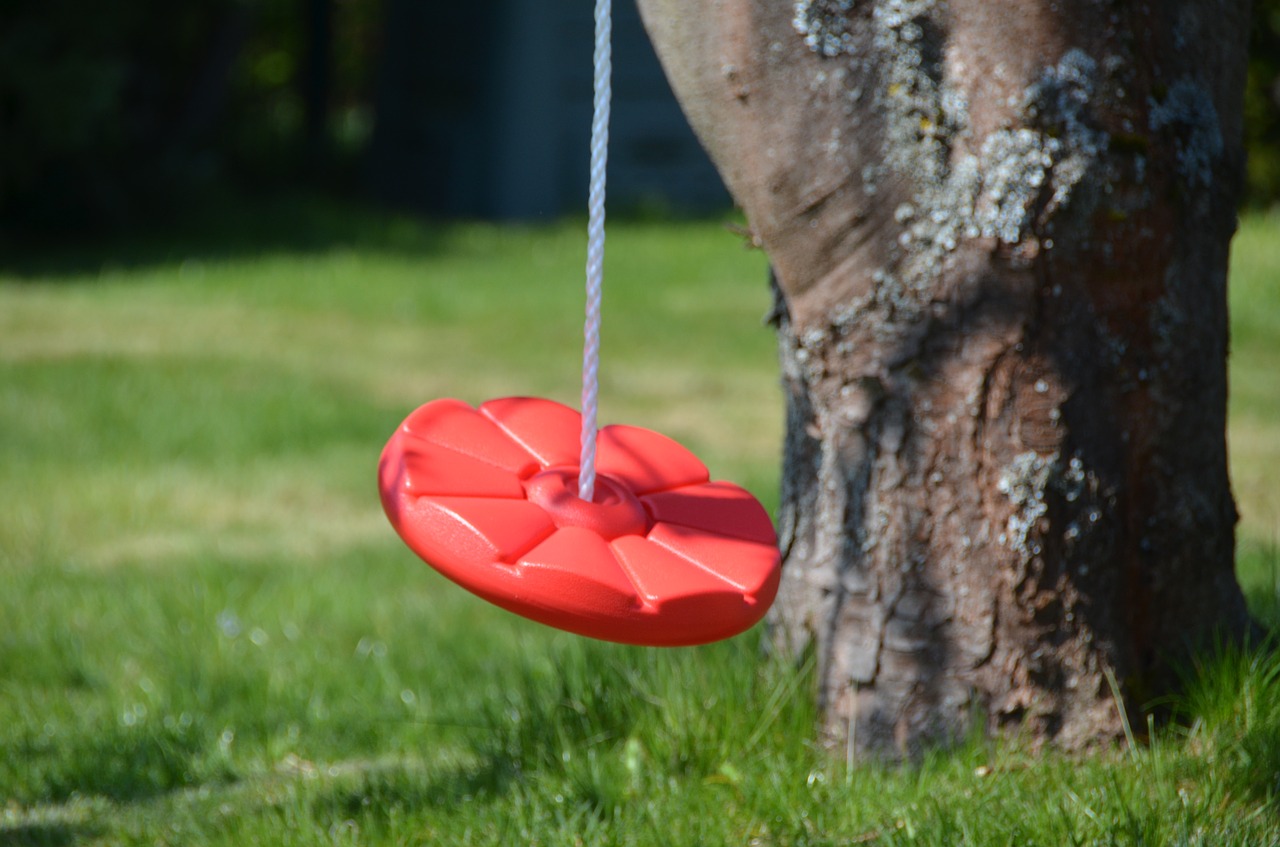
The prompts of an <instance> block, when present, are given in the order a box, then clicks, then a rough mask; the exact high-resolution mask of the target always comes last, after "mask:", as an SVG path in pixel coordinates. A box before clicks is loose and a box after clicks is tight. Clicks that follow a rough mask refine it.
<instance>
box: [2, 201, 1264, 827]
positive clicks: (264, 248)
mask: <svg viewBox="0 0 1280 847" xmlns="http://www.w3.org/2000/svg"><path fill="white" fill-rule="evenodd" d="M233 211H234V213H211V214H210V215H208V216H207V218H206V219H205V220H203V221H201V222H200V223H199V224H198V225H190V226H185V227H183V228H182V229H180V230H177V231H175V232H173V233H170V234H168V235H165V236H163V237H160V236H154V237H150V238H138V239H128V240H122V241H118V242H113V243H111V244H106V245H99V246H82V247H77V248H75V249H72V250H52V249H51V250H48V251H43V252H32V251H26V252H21V253H19V254H18V256H17V258H15V257H13V256H10V257H8V258H5V259H0V845H6V847H7V845H73V844H74V845H79V844H103V845H114V844H147V845H153V844H170V845H215V844H216V845H290V844H298V845H310V844H326V845H328V844H339V845H347V844H350V845H418V844H421V845H454V844H495V845H496V844H502V845H507V844H519V845H525V844H539V845H609V844H619V845H691V847H692V846H693V845H718V844H742V845H748V844H751V845H825V844H830V845H844V844H876V845H882V844H887V845H899V844H926V845H966V844H972V845H988V844H989V845H1028V844H1037V845H1063V844H1079V845H1086V844H1088V845H1094V844H1098V845H1139V844H1142V845H1154V844H1185V845H1206V846H1207V845H1232V844H1234V845H1258V844H1273V843H1280V804H1278V803H1277V800H1276V792H1277V791H1280V661H1278V660H1276V659H1275V658H1273V657H1271V656H1269V655H1267V654H1264V653H1249V654H1244V655H1240V654H1232V655H1223V656H1212V657H1206V658H1205V661H1204V663H1203V664H1202V666H1201V667H1199V668H1197V669H1194V670H1191V671H1189V674H1191V675H1192V676H1193V677H1194V679H1193V680H1192V682H1191V685H1190V690H1189V693H1188V695H1187V696H1186V697H1185V698H1183V699H1181V700H1179V701H1178V702H1177V703H1175V704H1172V705H1173V707H1174V708H1175V709H1176V710H1178V711H1179V712H1180V713H1181V714H1183V716H1184V717H1185V718H1186V720H1185V721H1183V722H1182V723H1180V724H1178V725H1176V726H1173V727H1170V728H1167V729H1158V730H1157V732H1156V733H1155V735H1154V737H1153V739H1152V740H1151V741H1150V742H1149V743H1139V744H1136V745H1134V746H1131V747H1125V748H1122V749H1116V750H1103V751H1099V752H1098V753H1096V754H1094V755H1091V756H1088V757H1065V756H1061V755H1054V754H1050V755H1046V756H1039V757H1037V756H1034V755H1032V753H1031V751H1030V750H1029V749H1028V747H1027V746H1026V745H1025V744H1022V743H1020V742H1018V741H1017V740H1013V741H1005V742H1000V743H991V742H985V741H983V740H981V739H974V740H973V741H972V742H971V743H969V744H966V745H965V746H963V747H962V748H961V749H959V750H955V751H951V752H949V753H947V754H938V755H936V756H934V757H931V758H930V759H929V760H927V761H926V762H924V763H921V764H917V765H912V766H906V767H883V766H872V765H865V764H859V763H849V762H846V761H845V760H844V759H843V757H841V756H838V755H834V754H832V753H830V752H828V751H825V750H823V749H822V748H821V746H820V745H819V744H818V743H817V740H816V739H817V734H816V732H815V715H814V712H813V709H812V706H811V679H810V676H809V675H808V673H807V672H806V670H805V669H799V670H796V669H794V668H791V667H789V666H786V665H784V664H782V663H779V662H776V661H773V660H771V659H768V658H762V654H761V652H760V645H759V641H758V633H752V634H748V635H747V636H744V637H741V638H738V639H735V640H733V641H731V642H727V643H722V644H717V645H711V646H707V647H702V648H695V649H682V650H646V649H640V648H628V647H621V646H615V645H606V644H601V643H597V642H591V641H586V640H583V639H579V638H576V637H573V636H569V635H565V634H562V633H557V632H554V631H551V630H548V629H545V628H542V627H539V626H536V625H534V624H530V623H527V622H525V621H523V620H520V619H518V618H515V617H513V616H511V615H508V614H506V613H504V612H501V611H498V610H495V609H492V608H490V607H489V606H487V605H485V604H484V603H482V602H481V601H479V600H476V599H474V598H472V597H471V596H470V595H468V594H466V593H465V592H463V591H461V590H460V589H457V588H455V587H453V586H452V585H450V584H449V583H447V582H445V581H444V580H443V579H442V578H440V577H438V576H436V575H435V574H434V573H433V572H432V571H430V569H428V568H427V567H426V566H425V565H423V564H422V563H421V562H420V561H418V560H417V559H416V558H415V557H414V556H413V555H412V554H411V553H409V552H408V550H407V549H406V548H404V547H403V546H402V545H401V544H400V543H399V541H398V540H397V539H396V537H395V535H394V533H393V532H392V531H391V529H390V528H389V526H388V525H387V524H386V521H385V519H384V518H383V516H382V514H381V510H380V507H379V505H378V500H377V494H376V490H375V485H374V471H375V466H376V462H377V456H378V452H379V451H380V449H381V446H382V444H383V443H384V442H385V440H386V438H387V437H388V436H389V435H390V434H391V432H392V431H393V430H394V428H395V427H396V426H397V425H398V423H399V422H400V420H401V419H402V418H403V417H404V416H405V415H406V414H407V413H408V412H409V411H410V410H411V409H412V408H414V407H415V406H416V405H418V404H420V403H422V402H425V401H426V400H429V399H432V398H435V397H440V396H454V397H460V398H462V399H465V400H468V401H471V402H480V401H482V400H485V399H488V398H490V397H496V396H504V395H511V394H526V393H527V394H537V395H541V396H547V397H551V398H554V399H558V400H561V401H563V402H566V403H569V404H570V405H577V397H578V391H579V367H580V362H579V359H580V355H581V353H580V349H581V326H582V294H581V278H582V264H583V254H584V250H585V238H584V236H583V234H582V229H583V228H582V227H581V226H579V225H578V224H577V223H573V222H570V223H565V224H560V225H555V226H551V227H539V228H519V227H496V226H489V225H479V224H465V225H464V224H457V225H452V224H450V225H443V224H440V225H432V224H426V223H420V222H414V221H410V220H406V219H401V218H397V217H394V216H388V215H380V214H373V213H368V212H362V211H358V210H353V209H348V208H345V207H336V206H332V205H328V204H324V203H305V202H301V201H291V202H281V203H273V204H268V205H265V206H263V207H260V208H257V209H253V210H233ZM1232 292H1233V293H1232V298H1233V308H1234V315H1235V317H1234V327H1235V330H1234V341H1233V359H1232V404H1233V405H1232V423H1231V434H1230V435H1231V442H1232V448H1233V451H1234V452H1233V465H1234V473H1235V480H1236V489H1237V494H1238V496H1239V499H1240V505H1241V512H1242V515H1243V523H1242V525H1241V536H1240V537H1241V558H1240V572H1241V579H1242V582H1243V583H1244V584H1245V587H1246V590H1247V591H1248V593H1249V596H1250V599H1251V602H1252V603H1253V605H1254V608H1255V609H1257V610H1258V612H1259V614H1260V615H1262V616H1264V617H1265V618H1266V619H1267V620H1268V622H1275V621H1276V620H1278V619H1280V618H1278V616H1277V602H1276V596H1277V591H1276V581H1277V579H1280V574H1278V573H1277V568H1278V567H1280V554H1277V541H1276V538H1277V531H1278V529H1280V495H1278V494H1277V492H1278V491H1280V489H1278V488H1277V486H1276V485H1275V483H1274V479H1275V476H1276V474H1277V473H1280V376H1278V374H1280V218H1261V217H1255V218H1251V219H1247V220H1246V221H1245V222H1244V224H1243V227H1242V230H1241V234H1240V236H1239V237H1238V239H1237V246H1236V253H1235V265H1234V271H1233V279H1232ZM768 307H769V294H768V291H767V287H766V284H765V259H764V257H763V256H762V255H761V254H760V253H759V252H753V251H749V250H747V249H745V248H744V247H743V245H742V240H741V238H740V237H739V236H736V235H734V234H733V233H732V232H731V231H730V229H729V228H727V227H726V226H725V225H724V224H723V223H721V222H717V221H704V222H675V223H672V222H661V223H659V222H639V221H637V222H619V223H616V224H614V225H612V226H611V229H610V235H609V243H608V254H607V271H606V291H605V306H604V345H603V357H604V358H603V366H602V372H601V378H602V397H601V413H602V419H603V422H606V423H607V422H613V421H625V422H628V423H634V424H638V425H642V426H648V427H651V428H654V429H659V430H661V431H664V432H666V433H668V434H670V435H672V436H674V437H675V438H677V439H679V440H680V441H682V442H684V443H685V444H687V445H688V446H689V447H691V448H692V449H693V450H694V451H695V452H697V453H699V455H701V456H702V457H703V459H704V460H705V461H706V462H707V464H708V465H709V466H710V468H711V470H712V473H713V475H715V476H718V477H727V478H733V479H735V480H738V481H740V482H742V483H743V484H745V485H747V486H748V487H749V488H751V489H752V490H754V491H755V492H756V494H757V495H758V496H760V497H761V499H762V500H764V502H765V503H766V504H767V505H768V506H770V507H771V508H772V507H773V506H775V505H776V503H777V466H778V458H777V457H778V450H779V443H780V438H781V432H782V406H781V399H780V396H779V392H778V381H777V374H776V363H775V360H774V353H773V338H772V334H771V331H770V330H769V328H768V327H766V326H765V325H764V324H763V322H762V318H763V316H764V314H765V313H766V311H767V310H768ZM1166 705H1169V704H1166ZM1134 719H1135V722H1138V721H1140V720H1141V717H1140V716H1134ZM1136 729H1137V730H1138V734H1142V732H1141V731H1142V729H1143V727H1142V726H1141V725H1139V726H1137V727H1136Z"/></svg>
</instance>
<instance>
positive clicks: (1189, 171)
mask: <svg viewBox="0 0 1280 847" xmlns="http://www.w3.org/2000/svg"><path fill="white" fill-rule="evenodd" d="M1150 106H1151V111H1150V115H1149V117H1148V123H1149V124H1150V127H1151V130H1152V131H1153V132H1168V133H1171V134H1172V135H1173V139H1174V145H1175V150H1176V155H1177V160H1178V175H1179V176H1181V177H1182V178H1183V179H1184V180H1186V181H1187V184H1188V185H1190V186H1191V187H1193V188H1194V187H1196V186H1208V185H1209V183H1210V182H1212V181H1213V165H1214V162H1216V161H1217V160H1218V159H1219V158H1220V157H1221V156H1222V150H1223V144H1222V125H1221V122H1220V121H1219V119H1218V110H1217V109H1215V108H1214V105H1213V97H1212V95H1210V94H1209V92H1208V91H1207V90H1205V88H1204V87H1203V86H1201V85H1199V84H1197V83H1196V82H1195V81H1193V80H1191V79H1188V78H1185V77H1184V78H1183V79H1180V80H1178V81H1177V82H1175V83H1174V84H1173V85H1172V86H1170V87H1169V90H1168V92H1167V93H1166V94H1165V96H1164V97H1163V98H1162V99H1160V100H1156V99H1154V98H1153V99H1152V100H1151V103H1150Z"/></svg>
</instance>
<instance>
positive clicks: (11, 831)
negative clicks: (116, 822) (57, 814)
mask: <svg viewBox="0 0 1280 847" xmlns="http://www.w3.org/2000/svg"><path fill="white" fill-rule="evenodd" d="M101 834H102V830H101V829H100V828H98V827H95V826H89V825H86V824H69V823H33V824H18V825H17V826H5V825H3V824H0V844H5V845H6V847H63V845H66V844H78V843H81V842H83V841H86V840H88V839H91V838H95V837H97V836H99V835H101Z"/></svg>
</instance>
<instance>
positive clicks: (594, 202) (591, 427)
mask: <svg viewBox="0 0 1280 847" xmlns="http://www.w3.org/2000/svg"><path fill="white" fill-rule="evenodd" d="M612 18H613V9H612V0H596V47H595V76H594V78H595V85H594V91H595V99H594V101H593V110H592V120H591V188H590V191H589V196H588V200H587V214H588V222H587V320H586V324H585V326H584V328H583V336H584V342H583V346H582V459H581V461H580V462H579V464H578V496H579V497H581V498H582V499H583V500H586V501H588V502H590V501H591V498H592V497H593V496H594V495H595V486H596V401H597V398H598V396H599V393H600V299H601V291H602V288H603V284H604V184H605V167H606V165H607V163H608V159H609V98H610V95H611V94H612V91H611V82H610V77H611V76H612V72H613V67H612V56H611V48H610V43H609V42H610V36H611V35H612V29H613V20H612Z"/></svg>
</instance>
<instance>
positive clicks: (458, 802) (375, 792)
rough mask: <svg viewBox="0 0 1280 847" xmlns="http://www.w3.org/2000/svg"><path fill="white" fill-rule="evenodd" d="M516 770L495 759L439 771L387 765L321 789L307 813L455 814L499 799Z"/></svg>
mask: <svg viewBox="0 0 1280 847" xmlns="http://www.w3.org/2000/svg"><path fill="white" fill-rule="evenodd" d="M516 777H517V774H516V773H515V771H514V770H513V769H512V768H510V767H506V766H504V765H503V764H501V763H499V762H495V761H493V760H485V761H483V762H480V763H477V764H469V765H458V766H455V767H452V768H448V769H445V770H444V771H443V772H437V769H436V768H434V767H432V768H430V769H427V768H418V767H404V766H388V767H383V768H373V769H370V770H367V771H364V772H362V773H360V774H359V776H357V777H352V778H347V779H344V780H341V781H339V782H337V783H335V784H333V785H331V786H328V787H327V788H324V789H321V790H320V791H319V792H318V793H317V794H316V795H315V796H314V797H313V798H312V800H311V802H310V808H311V812H312V813H313V814H314V815H315V816H316V818H317V819H319V820H330V819H332V820H347V819H351V818H360V817H365V816H374V817H379V818H381V817H385V816H386V815H388V814H389V813H390V812H391V811H393V810H396V811H400V812H405V813H410V814H412V813H414V812H417V811H420V810H436V809H444V810H449V811H453V810H456V809H458V808H460V807H461V806H462V805H464V804H466V803H471V802H473V801H474V802H485V801H490V800H492V799H493V798H496V797H499V796H501V795H502V794H503V793H504V792H505V791H506V790H507V788H508V786H509V784H510V783H511V782H512V780H513V779H515V778H516Z"/></svg>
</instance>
